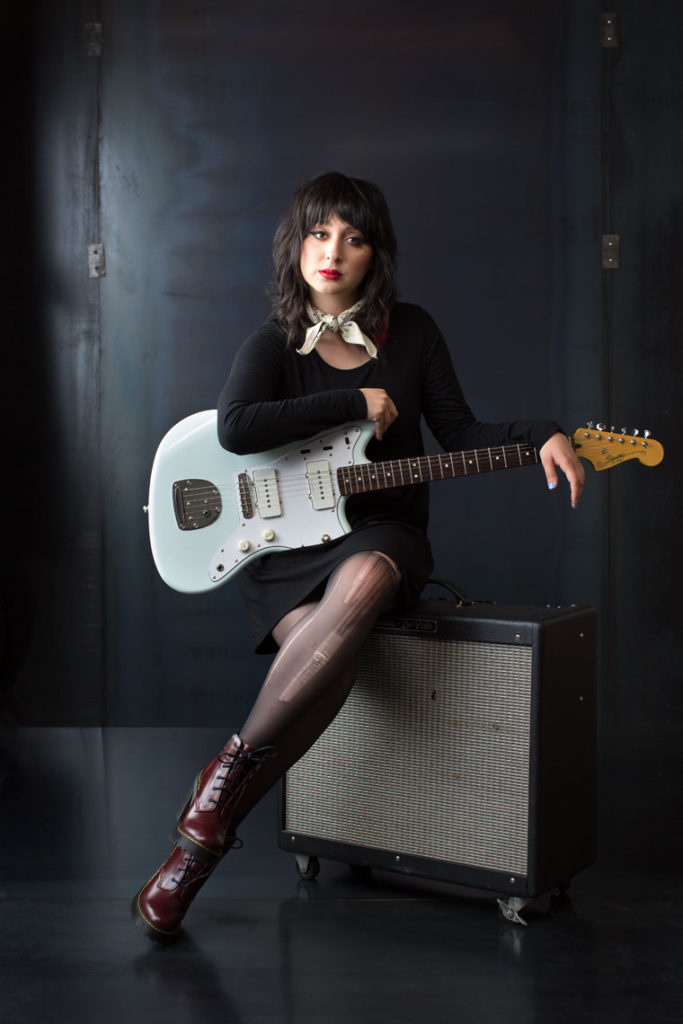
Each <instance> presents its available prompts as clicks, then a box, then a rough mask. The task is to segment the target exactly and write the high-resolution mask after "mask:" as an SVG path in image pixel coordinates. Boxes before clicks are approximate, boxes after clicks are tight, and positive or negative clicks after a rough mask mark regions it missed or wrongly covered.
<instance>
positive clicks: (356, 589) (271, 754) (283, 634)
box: [133, 551, 400, 940]
mask: <svg viewBox="0 0 683 1024" xmlns="http://www.w3.org/2000/svg"><path fill="white" fill-rule="evenodd" d="M399 582H400V572H399V570H398V568H397V566H396V565H395V563H394V562H393V561H392V560H391V559H390V558H388V557H387V556H386V555H383V554H381V553H380V552H374V551H368V552H359V553H357V554H355V555H352V556H351V557H350V558H348V559H346V560H345V561H344V562H343V563H342V564H341V565H340V566H338V567H337V569H336V570H335V572H334V573H333V574H332V576H331V577H330V580H329V582H328V584H327V587H326V588H325V592H324V594H323V596H322V597H321V599H320V600H319V601H318V602H315V603H312V602H309V603H307V604H305V605H303V606H301V607H300V608H296V609H294V610H293V611H292V612H290V613H289V614H288V615H286V616H285V617H284V618H283V619H282V621H281V622H280V623H278V625H277V626H276V628H275V629H274V630H273V636H274V638H275V640H276V642H278V643H280V644H281V647H280V651H279V652H278V654H277V656H276V658H275V660H274V662H273V664H272V666H271V669H270V671H269V673H268V676H267V677H266V680H265V682H264V685H263V687H262V689H261V692H260V694H259V696H258V697H257V699H256V702H255V704H254V707H253V708H252V711H251V713H250V715H249V717H248V719H247V722H246V723H245V725H244V729H243V730H242V734H241V736H237V735H235V736H233V737H232V738H231V739H230V740H229V742H228V744H227V745H226V746H225V747H224V749H223V750H222V751H221V752H220V753H219V755H218V756H217V757H216V758H215V759H214V760H213V761H211V762H210V763H209V764H208V765H207V766H206V767H205V768H204V769H203V770H202V771H201V772H200V773H199V775H198V776H197V778H196V780H195V784H194V786H193V792H192V794H191V795H190V797H189V798H188V802H187V804H186V805H185V807H184V808H183V811H182V812H181V815H180V816H179V821H178V828H177V835H178V838H177V843H178V845H177V846H176V847H175V848H174V850H173V851H172V853H171V855H170V856H169V858H168V859H167V861H166V862H165V863H164V864H163V865H162V867H161V868H160V869H159V871H157V872H156V874H155V875H154V876H153V877H152V878H151V879H150V881H149V882H148V883H147V885H145V886H143V888H142V889H141V890H140V892H139V893H138V894H137V896H136V897H135V899H134V901H133V914H134V918H135V920H136V923H137V924H139V925H141V926H142V927H143V928H144V929H145V931H146V932H147V934H148V935H150V937H152V938H157V939H162V940H164V939H169V938H173V937H174V935H175V934H176V933H177V931H178V928H179V927H180V923H181V921H182V918H183V917H184V915H185V913H186V911H187V909H188V907H189V905H190V903H191V901H192V900H193V899H194V897H195V895H196V893H197V892H198V891H199V889H200V888H201V886H202V885H203V884H204V882H205V881H206V879H207V878H208V876H209V875H210V874H211V872H212V871H213V868H214V867H215V865H216V864H217V863H218V861H219V860H220V858H221V857H222V856H223V854H224V853H226V852H227V851H228V850H229V849H230V847H231V846H232V845H233V844H234V841H235V840H234V831H235V828H236V826H237V824H238V823H239V822H240V821H241V820H242V819H243V818H244V817H245V815H246V814H247V813H248V812H249V810H250V809H251V808H252V807H253V806H254V805H255V804H256V803H257V802H258V800H259V799H260V798H261V797H262V796H263V794H264V793H265V792H266V791H267V790H268V789H270V787H271V786H272V785H273V784H274V783H275V782H276V781H277V780H278V779H279V778H280V777H281V776H282V775H283V774H284V773H285V772H286V771H287V769H288V768H289V767H290V766H291V765H292V764H294V762H295V761H297V760H298V759H299V758H300V757H301V756H302V755H303V754H304V753H305V752H306V750H308V748H309V747H310V746H311V745H312V744H313V743H314V742H315V740H316V739H317V737H318V736H319V735H320V734H321V733H322V732H323V731H324V729H325V728H326V727H327V726H328V725H329V723H330V722H331V721H332V720H333V718H334V717H335V716H336V714H337V712H338V711H339V709H340V708H341V706H342V705H343V703H344V701H345V699H346V697H347V695H348V692H349V690H350V689H351V687H352V685H353V682H354V679H355V655H356V653H357V651H358V650H359V649H360V647H361V646H362V644H363V641H364V640H365V638H366V637H367V635H368V633H369V632H370V630H371V629H372V626H373V624H374V622H375V620H376V619H377V617H378V616H379V615H380V614H381V613H382V612H384V611H386V610H387V609H388V608H389V607H391V605H392V603H393V602H394V600H395V597H396V593H397V590H398V585H399ZM257 745H258V746H257Z"/></svg>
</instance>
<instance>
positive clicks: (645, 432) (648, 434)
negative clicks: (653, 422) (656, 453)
mask: <svg viewBox="0 0 683 1024" xmlns="http://www.w3.org/2000/svg"><path fill="white" fill-rule="evenodd" d="M643 437H652V434H651V433H650V431H649V430H644V431H643Z"/></svg>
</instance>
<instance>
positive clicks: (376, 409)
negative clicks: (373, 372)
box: [360, 388, 398, 441]
mask: <svg viewBox="0 0 683 1024" xmlns="http://www.w3.org/2000/svg"><path fill="white" fill-rule="evenodd" d="M360 391H361V392H362V394H363V396H364V397H365V404H366V405H367V407H368V419H369V420H372V421H373V423H374V424H375V437H376V438H377V440H378V441H379V440H381V438H382V434H385V433H386V432H387V430H388V429H389V427H390V426H391V424H392V423H393V422H394V420H395V419H396V417H397V416H398V410H397V408H396V406H395V405H394V403H393V402H392V400H391V399H390V398H389V395H388V394H387V393H386V391H385V390H384V388H360Z"/></svg>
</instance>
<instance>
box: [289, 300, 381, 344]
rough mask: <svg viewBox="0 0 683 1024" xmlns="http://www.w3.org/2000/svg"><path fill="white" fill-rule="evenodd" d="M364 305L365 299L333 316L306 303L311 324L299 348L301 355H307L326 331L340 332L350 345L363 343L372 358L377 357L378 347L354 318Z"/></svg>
mask: <svg viewBox="0 0 683 1024" xmlns="http://www.w3.org/2000/svg"><path fill="white" fill-rule="evenodd" d="M362 306H363V300H362V299H361V301H360V302H357V303H356V304H355V306H351V308H350V309H345V310H344V312H343V313H340V314H339V316H332V315H331V314H330V313H323V312H321V310H319V309H316V308H315V306H312V305H311V303H310V302H307V303H306V313H307V315H308V318H309V320H310V321H311V326H310V327H309V328H308V330H307V331H306V336H305V338H304V343H303V345H302V346H301V348H298V349H297V352H298V353H299V355H300V356H307V355H308V354H309V352H312V351H313V349H314V348H315V346H316V345H317V344H318V342H319V341H320V339H321V338H322V336H323V334H324V333H325V331H331V332H332V334H339V335H340V336H341V337H342V338H343V339H344V341H345V342H347V343H348V344H349V345H362V346H363V347H364V348H365V349H366V351H367V353H368V355H369V356H370V357H371V358H372V359H376V358H377V347H376V346H375V344H374V342H372V341H371V340H370V338H368V336H367V335H366V334H363V332H362V331H361V329H360V327H359V326H358V324H357V323H356V321H355V320H354V319H353V318H354V316H355V315H356V313H357V312H358V310H359V309H361V308H362Z"/></svg>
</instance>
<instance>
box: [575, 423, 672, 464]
mask: <svg viewBox="0 0 683 1024" xmlns="http://www.w3.org/2000/svg"><path fill="white" fill-rule="evenodd" d="M571 440H572V444H573V445H574V448H575V450H576V454H577V455H578V456H579V457H580V458H582V459H588V461H589V462H590V464H591V465H592V467H593V469H595V470H597V471H598V472H599V471H600V470H602V469H611V467H612V466H618V465H619V463H620V462H626V460H627V459H638V461H639V462H642V463H644V464H645V465H646V466H656V465H657V464H658V463H660V462H661V461H662V459H663V458H664V449H663V448H662V446H661V444H660V443H659V441H655V439H654V438H653V437H651V436H650V431H649V430H643V431H642V432H641V431H640V430H633V431H632V432H631V433H630V434H627V433H626V428H625V427H622V428H621V433H617V432H616V431H615V429H614V427H610V428H609V430H608V429H607V427H605V426H604V425H603V424H602V423H598V424H597V425H596V426H595V427H594V426H593V424H592V423H588V424H587V426H585V427H581V428H579V429H578V430H577V431H575V433H574V435H573V437H572V439H571Z"/></svg>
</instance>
